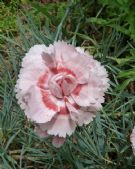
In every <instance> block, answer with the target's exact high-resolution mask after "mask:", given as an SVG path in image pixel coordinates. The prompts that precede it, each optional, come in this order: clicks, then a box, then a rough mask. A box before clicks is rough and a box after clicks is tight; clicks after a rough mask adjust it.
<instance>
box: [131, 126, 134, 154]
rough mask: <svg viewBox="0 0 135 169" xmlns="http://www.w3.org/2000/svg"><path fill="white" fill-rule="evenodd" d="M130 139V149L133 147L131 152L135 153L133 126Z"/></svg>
mask: <svg viewBox="0 0 135 169" xmlns="http://www.w3.org/2000/svg"><path fill="white" fill-rule="evenodd" d="M130 141H131V143H132V149H133V153H134V155H135V127H134V129H133V131H132V134H131V136H130Z"/></svg>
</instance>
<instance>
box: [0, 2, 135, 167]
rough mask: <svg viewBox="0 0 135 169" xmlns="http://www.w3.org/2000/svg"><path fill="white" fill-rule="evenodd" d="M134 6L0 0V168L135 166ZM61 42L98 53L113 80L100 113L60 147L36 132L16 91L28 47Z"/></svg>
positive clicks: (132, 3)
mask: <svg viewBox="0 0 135 169" xmlns="http://www.w3.org/2000/svg"><path fill="white" fill-rule="evenodd" d="M133 5H134V1H133V0H115V1H109V0H101V1H95V0H91V1H89V0H83V1H81V0H71V1H63V2H57V3H53V2H51V3H45V4H44V3H42V4H41V3H39V2H37V1H31V2H30V1H25V2H24V1H22V2H20V1H1V2H0V8H1V9H2V10H1V13H0V17H2V18H3V19H1V20H0V29H1V32H0V43H1V45H0V46H1V48H0V169H28V168H31V169H33V168H35V169H46V168H47V169H49V168H52V169H55V168H56V169H59V168H61V169H74V168H75V169H76V168H77V169H119V168H121V169H134V168H135V157H134V156H133V153H132V149H131V143H130V134H131V131H132V129H133V126H134V124H135V112H134V107H135V83H134V80H135V64H134V63H135V48H134V41H135V40H134V36H135V32H134V19H133V18H134V10H133V8H132V7H133ZM11 13H12V15H11ZM4 16H9V17H4ZM16 17H17V18H16ZM58 39H64V40H67V41H68V42H69V43H71V44H73V45H76V46H82V47H84V48H85V49H86V50H88V51H89V52H90V53H91V54H93V55H94V57H95V59H97V60H99V61H100V62H102V64H104V65H105V67H106V69H107V71H108V72H109V77H110V85H111V87H110V89H109V91H108V92H107V93H106V102H105V104H104V105H103V106H104V108H103V110H102V111H101V112H100V114H99V115H98V116H97V117H96V118H95V120H94V121H93V122H92V123H91V124H89V125H87V126H86V127H81V128H80V127H78V128H77V131H76V132H75V133H74V134H73V135H72V137H70V138H69V139H68V140H67V141H66V143H65V144H64V145H63V146H62V147H61V148H60V149H56V148H54V147H53V146H52V145H51V142H50V140H49V139H41V138H39V137H38V136H37V135H35V133H34V131H33V125H32V123H30V122H28V121H27V119H26V117H25V116H24V113H23V111H22V110H21V109H20V107H19V106H18V105H17V101H16V99H15V93H14V85H15V83H16V80H17V78H18V73H19V70H20V65H21V60H22V57H23V56H24V55H25V53H26V52H27V51H28V50H29V48H30V47H31V46H33V45H34V44H42V43H44V44H45V45H48V44H50V43H53V41H54V40H58Z"/></svg>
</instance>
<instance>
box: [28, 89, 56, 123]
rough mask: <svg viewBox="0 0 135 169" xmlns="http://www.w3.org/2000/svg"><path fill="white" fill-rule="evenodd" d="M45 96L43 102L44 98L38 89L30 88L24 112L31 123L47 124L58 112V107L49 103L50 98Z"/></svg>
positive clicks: (51, 102)
mask: <svg viewBox="0 0 135 169" xmlns="http://www.w3.org/2000/svg"><path fill="white" fill-rule="evenodd" d="M45 96H46V98H45V99H46V100H44V96H43V95H42V92H41V90H40V89H39V88H38V87H35V86H32V87H31V88H30V89H29V99H28V101H26V102H27V108H26V109H25V112H26V115H27V116H28V118H30V119H31V120H32V121H35V122H37V123H45V122H48V121H50V120H51V119H52V117H53V116H54V115H55V114H56V113H57V112H58V107H57V105H55V103H53V101H50V96H49V95H45Z"/></svg>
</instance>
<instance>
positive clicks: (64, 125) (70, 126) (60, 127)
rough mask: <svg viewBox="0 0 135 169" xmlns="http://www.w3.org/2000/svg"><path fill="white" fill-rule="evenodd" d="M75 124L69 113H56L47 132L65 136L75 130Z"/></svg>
mask: <svg viewBox="0 0 135 169" xmlns="http://www.w3.org/2000/svg"><path fill="white" fill-rule="evenodd" d="M75 127H76V124H75V122H74V121H72V120H71V119H70V116H69V115H57V116H56V117H55V121H54V124H53V125H52V127H50V128H49V129H48V131H47V132H48V134H50V135H54V136H57V135H58V136H59V137H66V135H69V136H70V135H71V134H72V133H73V132H74V130H75Z"/></svg>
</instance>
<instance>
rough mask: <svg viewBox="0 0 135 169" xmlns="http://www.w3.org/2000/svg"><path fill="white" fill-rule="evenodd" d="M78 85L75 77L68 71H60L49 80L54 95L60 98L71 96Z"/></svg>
mask: <svg viewBox="0 0 135 169" xmlns="http://www.w3.org/2000/svg"><path fill="white" fill-rule="evenodd" d="M76 85H77V83H76V79H75V77H74V76H72V75H70V74H66V73H58V74H56V75H54V76H53V77H52V78H51V79H50V81H49V89H50V91H51V93H52V95H54V96H55V97H57V98H59V99H62V98H63V97H64V96H69V95H70V94H71V93H72V91H73V90H74V89H75V88H76Z"/></svg>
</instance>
